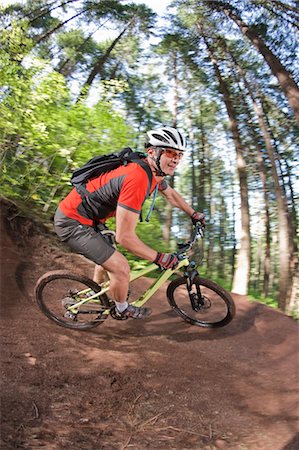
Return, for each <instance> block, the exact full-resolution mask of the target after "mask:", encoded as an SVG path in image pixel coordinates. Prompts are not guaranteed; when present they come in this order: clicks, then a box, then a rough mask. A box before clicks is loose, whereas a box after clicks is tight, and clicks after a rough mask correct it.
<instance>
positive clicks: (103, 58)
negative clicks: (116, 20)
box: [77, 21, 132, 102]
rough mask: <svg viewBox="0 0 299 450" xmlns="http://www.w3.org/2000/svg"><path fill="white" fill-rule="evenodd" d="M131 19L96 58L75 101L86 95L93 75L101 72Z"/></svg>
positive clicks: (93, 77)
mask: <svg viewBox="0 0 299 450" xmlns="http://www.w3.org/2000/svg"><path fill="white" fill-rule="evenodd" d="M131 23H132V21H131V22H130V23H129V24H128V25H127V26H126V27H125V28H124V29H123V30H122V32H121V33H120V34H119V35H118V36H117V37H116V38H115V39H114V41H113V42H112V43H111V44H110V45H109V47H108V48H107V50H106V51H105V53H104V54H103V55H102V56H101V57H100V58H99V59H98V60H97V62H96V63H95V64H94V66H93V68H92V70H91V72H90V74H89V76H88V78H87V80H86V82H85V83H84V85H83V88H82V89H81V92H80V94H79V96H78V99H77V102H78V101H79V100H81V99H82V98H84V97H86V96H87V94H88V92H89V89H90V86H91V84H92V82H93V80H94V79H95V77H96V76H97V75H98V74H101V73H102V72H103V67H104V64H105V63H106V61H107V60H108V58H109V56H110V55H111V52H112V51H113V49H114V48H115V46H116V45H117V44H118V42H119V41H120V40H121V38H122V37H123V35H124V34H125V33H126V31H127V30H128V28H129V27H130V26H131Z"/></svg>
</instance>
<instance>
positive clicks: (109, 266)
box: [102, 251, 130, 280]
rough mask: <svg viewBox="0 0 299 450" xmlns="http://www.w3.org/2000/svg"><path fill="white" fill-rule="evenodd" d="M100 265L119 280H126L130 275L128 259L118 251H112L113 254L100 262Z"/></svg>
mask: <svg viewBox="0 0 299 450" xmlns="http://www.w3.org/2000/svg"><path fill="white" fill-rule="evenodd" d="M102 266H103V267H104V268H105V269H106V270H107V271H108V272H109V273H110V274H111V275H112V276H113V277H116V278H118V279H119V280H120V279H122V280H128V279H129V277H130V266H129V263H128V260H127V259H126V258H125V257H124V255H122V254H121V253H119V252H118V251H116V252H114V253H113V255H112V256H111V257H110V258H109V259H108V260H107V261H105V263H103V264H102Z"/></svg>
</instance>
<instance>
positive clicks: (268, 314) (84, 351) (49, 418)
mask: <svg viewBox="0 0 299 450" xmlns="http://www.w3.org/2000/svg"><path fill="white" fill-rule="evenodd" d="M1 213H2V216H1V347H2V348H1V382H2V388H1V398H2V400H1V449H2V450H9V449H46V450H51V449H55V450H56V449H57V450H61V449H66V450H69V449H72V450H102V449H103V450H121V449H122V450H124V449H130V450H146V449H149V450H170V449H171V450H184V449H194V450H213V449H233V450H246V449H248V450H298V449H299V435H298V381H299V376H298V372H299V371H298V369H299V367H298V324H297V323H296V322H295V321H294V320H293V319H291V318H289V317H287V316H285V315H284V314H282V313H280V312H278V311H274V310H272V309H269V308H267V307H266V306H263V305H262V304H259V303H252V302H249V301H248V299H247V298H246V297H241V296H236V295H234V300H235V302H236V306H237V314H236V317H235V319H234V320H233V322H232V323H231V324H229V325H228V326H227V327H225V328H222V329H218V330H214V331H213V330H206V329H203V328H199V327H195V326H191V325H188V324H187V323H185V322H184V321H182V320H181V319H180V318H179V317H177V316H176V315H175V314H174V313H173V312H172V311H171V310H170V307H169V305H168V303H167V300H166V297H165V288H164V289H162V290H161V291H160V292H159V293H158V294H156V295H155V297H154V298H153V299H152V300H151V307H152V309H153V314H152V315H151V317H150V318H148V319H146V320H142V321H134V320H127V321H124V322H118V321H115V320H112V319H108V320H107V321H106V322H105V323H104V325H102V326H99V327H98V328H95V329H93V330H92V331H87V332H82V331H73V330H68V329H64V328H62V327H59V326H57V325H55V324H54V323H53V322H51V321H50V320H48V319H47V318H46V317H45V316H43V315H42V313H41V312H40V311H39V310H38V308H37V306H36V304H35V301H34V295H33V292H34V285H35V282H36V280H37V279H38V278H39V277H40V276H41V275H42V274H43V273H44V272H46V271H48V270H53V269H61V268H67V269H71V270H74V268H75V270H76V271H79V272H83V273H85V274H87V275H91V273H92V265H91V264H90V263H89V262H87V261H86V260H85V259H84V258H82V257H80V256H77V255H73V254H71V253H69V252H67V250H66V249H65V248H64V247H63V246H62V245H61V244H59V243H58V241H57V240H56V238H55V236H54V235H53V234H51V233H49V232H48V231H47V230H46V228H45V227H43V226H41V225H38V224H36V223H34V222H33V221H32V220H30V219H28V218H26V217H24V216H22V214H21V213H20V212H19V210H18V209H17V208H16V206H15V205H13V204H11V203H10V202H7V201H2V202H1ZM148 284H149V280H148V279H142V280H141V281H139V283H136V286H135V287H134V289H138V288H143V287H144V286H146V285H148Z"/></svg>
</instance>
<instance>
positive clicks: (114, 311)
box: [110, 306, 128, 320]
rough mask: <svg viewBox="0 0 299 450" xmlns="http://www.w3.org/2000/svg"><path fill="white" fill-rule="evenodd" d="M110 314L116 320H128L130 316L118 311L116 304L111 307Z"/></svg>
mask: <svg viewBox="0 0 299 450" xmlns="http://www.w3.org/2000/svg"><path fill="white" fill-rule="evenodd" d="M110 316H111V317H112V319H115V320H128V317H126V316H123V315H121V314H120V313H119V312H118V311H117V309H116V306H114V307H113V308H111V309H110Z"/></svg>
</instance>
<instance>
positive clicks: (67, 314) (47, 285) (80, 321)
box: [35, 270, 111, 330]
mask: <svg viewBox="0 0 299 450" xmlns="http://www.w3.org/2000/svg"><path fill="white" fill-rule="evenodd" d="M90 290H92V291H94V292H99V291H100V290H101V287H100V286H99V285H98V284H97V283H95V282H94V281H92V280H90V279H89V278H87V277H85V276H84V275H79V274H73V273H70V272H65V271H61V270H57V271H53V272H47V273H45V274H44V275H43V276H42V277H41V278H40V279H39V280H38V282H37V284H36V287H35V296H36V301H37V304H38V306H39V308H40V309H41V311H42V312H43V313H44V314H45V315H46V316H47V317H48V318H49V319H51V320H53V321H54V322H55V323H56V324H58V325H61V326H62V327H65V328H72V329H77V330H87V329H89V328H93V327H96V326H98V325H100V324H102V323H103V322H104V320H105V319H106V318H107V317H108V315H107V314H103V313H104V311H105V310H107V308H109V307H110V306H111V305H110V303H109V299H108V297H107V295H106V294H102V295H101V296H99V297H97V298H96V299H91V300H90V301H89V302H87V303H84V304H83V305H81V306H78V308H76V309H75V310H70V309H69V308H70V307H71V306H73V305H75V304H77V303H78V302H80V301H81V300H82V299H84V298H87V296H88V292H90Z"/></svg>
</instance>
